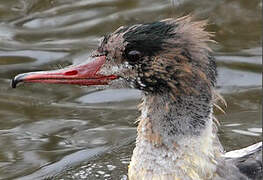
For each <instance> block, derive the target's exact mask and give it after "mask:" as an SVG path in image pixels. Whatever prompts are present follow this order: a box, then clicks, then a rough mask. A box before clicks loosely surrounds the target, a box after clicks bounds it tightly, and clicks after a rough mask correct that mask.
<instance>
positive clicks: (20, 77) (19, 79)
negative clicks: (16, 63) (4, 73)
mask: <svg viewBox="0 0 263 180" xmlns="http://www.w3.org/2000/svg"><path fill="white" fill-rule="evenodd" d="M24 76H25V75H24V74H19V75H17V76H16V77H14V78H13V79H12V80H11V84H10V85H11V87H12V88H16V86H17V84H18V83H20V82H22V81H23V77H24Z"/></svg>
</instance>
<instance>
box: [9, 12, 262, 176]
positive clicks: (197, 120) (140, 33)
mask: <svg viewBox="0 0 263 180" xmlns="http://www.w3.org/2000/svg"><path fill="white" fill-rule="evenodd" d="M205 25H206V22H205V21H192V18H191V17H190V16H186V17H182V18H179V19H166V20H162V21H158V22H153V23H147V24H137V25H132V26H127V27H120V28H119V29H117V30H116V31H115V32H113V33H112V34H110V35H107V36H105V37H104V39H103V41H102V42H101V44H100V45H99V47H98V49H97V50H96V51H94V52H93V54H92V58H93V59H94V61H91V62H88V63H87V64H84V65H83V64H81V65H79V66H70V67H68V68H65V69H60V70H57V71H41V72H33V73H25V74H20V75H18V76H16V77H15V78H14V79H13V81H12V86H13V87H16V84H17V83H19V82H41V83H62V84H79V85H105V84H108V85H112V86H114V85H116V84H118V85H120V84H121V86H122V87H126V86H127V85H128V86H129V87H130V88H135V89H139V90H142V92H143V102H142V104H141V105H140V110H141V116H140V117H139V118H138V120H137V121H138V123H139V124H138V128H137V134H138V136H137V139H136V147H135V149H134V150H133V155H132V158H131V162H130V165H129V171H128V175H129V179H130V180H140V179H141V180H152V179H155V180H246V179H260V178H262V161H259V160H258V158H257V161H258V163H252V162H255V158H252V156H249V157H250V160H249V162H251V163H252V164H253V166H252V165H251V166H250V165H249V164H251V163H249V162H246V163H243V165H242V166H239V164H240V162H241V159H236V160H229V158H227V157H224V151H223V148H222V146H221V143H220V141H219V139H218V137H217V126H216V124H215V123H214V121H213V105H214V103H215V99H216V97H217V96H216V93H215V84H216V75H217V72H216V63H215V61H214V58H213V56H212V52H211V49H210V48H209V47H208V45H207V43H208V42H213V41H212V40H211V36H212V35H211V34H210V33H208V32H206V31H205V30H204V28H205ZM260 151H261V147H260V148H258V149H257V150H256V151H255V152H253V154H255V153H257V154H259V152H260ZM242 157H243V158H244V156H242ZM256 157H258V155H257V156H256ZM230 159H231V158H230ZM246 160H248V157H247V158H245V159H243V160H242V162H244V161H246ZM246 167H253V168H252V169H251V170H249V171H247V170H244V169H246ZM251 172H253V173H254V175H253V176H252V175H251Z"/></svg>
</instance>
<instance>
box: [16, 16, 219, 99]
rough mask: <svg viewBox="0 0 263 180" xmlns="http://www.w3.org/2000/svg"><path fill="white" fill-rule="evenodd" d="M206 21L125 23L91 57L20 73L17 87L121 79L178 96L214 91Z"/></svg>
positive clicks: (80, 83)
mask: <svg viewBox="0 0 263 180" xmlns="http://www.w3.org/2000/svg"><path fill="white" fill-rule="evenodd" d="M205 25H206V23H205V22H204V21H201V22H192V21H191V18H190V17H183V18H179V19H177V20H175V19H166V20H163V21H158V22H154V23H148V24H137V25H133V26H127V27H120V28H119V29H117V30H116V31H115V32H113V33H112V34H110V35H108V36H106V37H104V39H103V40H102V42H101V44H100V46H99V47H98V49H97V50H96V51H94V52H93V53H92V58H93V60H92V61H91V62H88V63H86V64H81V65H78V66H70V67H67V68H65V69H60V70H55V71H41V72H31V73H24V74H20V75H18V76H16V77H15V78H14V79H13V81H12V87H16V84H17V83H19V82H40V83H61V84H79V85H102V84H103V85H104V84H115V82H116V81H118V82H120V81H122V82H124V83H128V84H129V86H130V87H132V88H136V89H140V90H143V91H144V92H145V93H162V92H167V91H168V92H171V95H172V96H173V97H174V96H176V95H178V94H182V93H183V94H188V95H190V94H196V93H197V94H198V93H199V92H200V91H203V90H204V91H210V89H211V87H213V86H214V85H215V76H216V70H215V62H214V60H213V58H212V57H211V56H210V49H209V48H208V47H207V45H206V43H207V42H208V41H211V40H210V36H211V34H209V33H208V32H205V31H204V30H203V29H204V26H205ZM117 79H118V80H117Z"/></svg>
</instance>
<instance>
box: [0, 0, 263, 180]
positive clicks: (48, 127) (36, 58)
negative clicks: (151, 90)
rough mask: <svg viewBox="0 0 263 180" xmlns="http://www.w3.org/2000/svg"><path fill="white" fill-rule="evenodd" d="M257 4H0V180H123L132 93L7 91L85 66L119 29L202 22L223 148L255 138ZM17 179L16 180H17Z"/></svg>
mask: <svg viewBox="0 0 263 180" xmlns="http://www.w3.org/2000/svg"><path fill="white" fill-rule="evenodd" d="M261 8H262V4H261V2H260V1H259V0H255V1H246V0H238V1H232V0H225V1H221V0H214V1H210V0H203V1H194V0H180V1H174V3H173V5H171V1H168V0H160V1H153V0H145V1H139V0H126V1H123V0H96V1H95V0H79V1H74V0H63V1H62V0H9V1H1V2H0V84H1V86H0V144H1V148H0V179H7V178H11V179H13V178H19V179H40V178H41V177H42V178H43V177H52V176H55V177H56V179H59V178H61V179H85V178H88V179H127V176H126V172H127V165H128V163H129V159H130V156H131V153H132V149H133V147H134V140H135V136H136V125H135V124H134V120H135V119H136V117H137V116H138V115H139V112H138V111H137V110H136V105H137V103H138V102H139V97H140V92H138V91H134V90H115V89H110V90H101V89H96V88H86V87H85V88H83V87H78V86H64V85H48V86H47V85H40V84H34V85H26V86H25V85H21V86H20V87H19V88H18V89H15V90H14V89H11V88H10V87H9V83H10V80H9V79H10V78H11V77H13V76H14V75H15V74H17V73H21V72H26V71H34V70H47V69H57V68H60V67H61V66H65V65H68V64H72V63H78V62H82V61H84V60H86V59H88V56H89V54H90V52H91V51H92V50H93V49H95V48H96V46H97V44H98V41H99V38H100V37H101V36H103V35H105V34H108V33H109V32H112V31H114V30H115V29H116V28H117V27H119V26H122V25H130V24H134V23H142V22H150V21H153V20H160V19H164V18H168V17H176V16H181V15H186V14H188V13H192V14H193V15H195V16H196V17H197V18H201V19H208V20H209V26H208V30H210V31H213V32H215V40H216V41H217V42H218V43H217V44H211V47H212V48H213V49H214V50H215V52H216V53H215V54H216V59H217V63H218V66H219V68H218V70H219V77H218V90H219V92H220V93H222V94H223V95H224V97H225V98H226V100H227V102H228V108H227V109H226V114H222V113H221V112H217V111H216V115H217V118H218V119H219V120H220V122H221V128H220V131H219V135H220V139H221V140H222V142H223V144H224V146H225V149H226V150H232V149H237V148H240V147H244V146H247V145H250V144H253V143H255V142H258V141H260V140H261V134H262V129H261V119H262V116H261V112H262V111H261V109H262V106H261V101H262V100H261V96H262V92H261V83H262V77H261V71H262V69H261V58H262V51H261V46H262V45H261V41H260V39H261V30H262V28H261V22H262V17H261V15H260V13H261ZM22 177H23V178H22Z"/></svg>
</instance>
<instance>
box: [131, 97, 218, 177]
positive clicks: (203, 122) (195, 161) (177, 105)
mask: <svg viewBox="0 0 263 180" xmlns="http://www.w3.org/2000/svg"><path fill="white" fill-rule="evenodd" d="M205 97H207V96H205ZM205 97H204V96H202V95H200V96H198V97H197V96H196V97H194V96H180V97H176V99H173V98H171V97H170V96H169V95H168V94H156V95H154V94H147V95H144V97H143V102H142V104H141V107H140V109H141V112H142V114H141V116H140V117H139V119H138V120H139V125H138V128H137V131H138V136H137V139H136V147H135V149H134V151H133V156H132V159H131V163H130V168H129V177H130V178H131V177H134V178H131V179H136V178H137V177H140V176H145V177H148V176H150V177H164V179H165V178H168V177H169V178H170V179H171V178H173V179H176V178H177V179H187V178H188V179H210V178H211V177H212V176H214V173H215V171H216V163H217V161H218V159H219V158H220V157H221V152H222V149H221V144H220V142H219V140H218V138H217V135H216V131H217V130H216V126H215V125H214V124H213V120H212V102H211V99H209V98H205ZM186 175H187V176H189V177H187V178H186V177H185V176H186ZM166 176H167V177H166ZM207 177H209V178H207ZM169 178H168V179H169Z"/></svg>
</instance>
